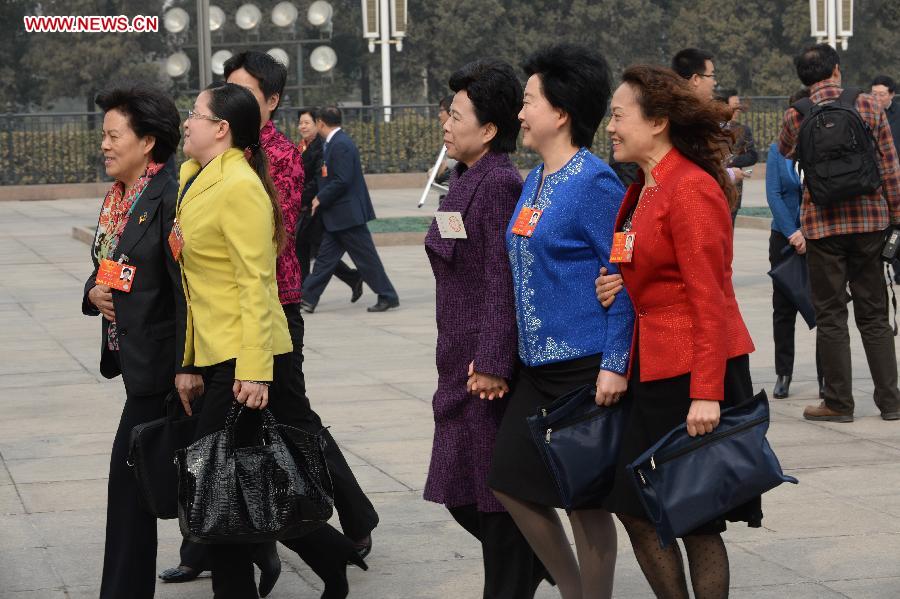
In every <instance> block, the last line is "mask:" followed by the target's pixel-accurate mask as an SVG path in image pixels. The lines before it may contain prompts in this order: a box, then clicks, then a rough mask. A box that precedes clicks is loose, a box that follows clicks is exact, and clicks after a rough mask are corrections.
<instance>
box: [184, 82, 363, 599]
mask: <svg viewBox="0 0 900 599" xmlns="http://www.w3.org/2000/svg"><path fill="white" fill-rule="evenodd" d="M259 129H260V112H259V105H258V104H257V102H256V99H255V98H254V97H253V95H252V94H251V93H250V92H249V91H248V90H247V89H246V88H244V87H241V86H239V85H235V84H230V83H226V84H223V85H220V86H217V87H212V88H210V89H207V90H204V91H203V92H201V93H200V95H199V96H197V100H196V102H195V103H194V109H193V110H192V111H191V112H190V113H188V118H187V120H185V122H184V153H185V154H186V155H187V156H188V157H190V160H189V161H188V162H186V163H185V164H184V165H182V167H181V189H180V192H179V202H178V208H177V211H176V225H175V231H174V233H173V235H172V237H170V245H171V248H172V251H173V253H174V254H177V255H178V257H179V259H180V261H181V264H182V282H183V284H184V292H185V297H186V299H187V334H186V336H185V348H184V356H185V357H184V362H185V364H186V365H192V366H196V367H200V368H202V371H203V379H204V385H205V389H206V391H205V393H204V396H203V410H202V411H201V416H200V423H199V425H198V432H197V436H198V438H199V437H202V436H204V435H207V434H209V433H211V432H214V431H216V430H220V429H221V428H222V427H223V425H224V423H225V417H226V414H227V413H228V410H229V408H230V406H231V404H232V402H233V401H234V400H235V399H236V400H237V401H239V402H240V403H242V404H244V405H245V406H246V407H249V408H253V409H262V408H265V407H269V408H270V409H271V411H272V413H273V414H274V416H275V418H276V419H277V420H278V421H279V422H283V423H285V424H293V425H296V424H298V423H300V422H302V417H303V411H302V407H303V403H302V402H299V401H292V400H293V398H292V397H291V396H290V385H289V382H290V377H291V375H292V369H291V350H292V344H291V338H290V335H289V333H288V328H287V321H286V319H285V316H284V311H283V310H282V308H281V303H280V302H279V300H278V287H277V283H276V281H275V259H276V256H277V255H278V251H279V249H280V246H281V245H282V243H283V241H284V230H283V227H282V222H281V212H280V208H279V203H278V196H277V192H276V191H275V188H274V185H273V184H272V180H271V178H270V177H269V174H268V163H267V160H266V155H265V153H264V152H263V151H262V150H261V149H260V147H259ZM342 538H343V535H341V534H340V533H339V532H337V531H336V530H334V529H333V528H331V527H330V526H329V525H326V526H324V527H322V528H321V529H319V530H317V531H315V532H313V533H311V534H309V535H306V536H304V537H301V538H299V539H290V540H287V541H285V542H284V544H285V545H286V546H287V547H289V548H291V549H293V550H294V551H296V552H297V553H298V554H299V555H300V557H301V558H302V559H303V560H304V561H306V562H307V564H309V565H310V567H311V568H312V569H313V570H314V571H315V572H316V574H318V575H319V576H320V577H321V578H322V579H323V580H324V582H325V594H324V595H323V598H327V599H342V598H343V597H346V595H347V592H348V588H347V577H346V572H345V570H346V564H347V562H348V561H359V562H360V563H361V565H362V566H363V567H365V563H364V562H362V560H361V559H360V558H359V556H358V555H357V554H356V553H355V551H354V550H353V545H352V543H345V544H343V543H341V542H340V539H342ZM209 547H210V557H211V558H212V573H213V580H212V585H213V593H214V595H215V597H216V599H223V598H230V597H235V598H240V599H246V598H248V597H252V598H255V597H257V591H256V586H255V582H254V573H253V563H252V560H253V557H254V553H255V551H256V550H257V546H255V545H240V544H235V545H210V546H209ZM354 558H355V559H354Z"/></svg>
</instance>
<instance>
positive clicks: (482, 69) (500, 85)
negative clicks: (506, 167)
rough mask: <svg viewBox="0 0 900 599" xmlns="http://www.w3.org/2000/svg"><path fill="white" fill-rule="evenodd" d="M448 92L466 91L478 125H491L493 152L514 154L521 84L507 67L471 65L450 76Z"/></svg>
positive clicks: (492, 63) (490, 61) (494, 62)
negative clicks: (493, 134) (494, 132)
mask: <svg viewBox="0 0 900 599" xmlns="http://www.w3.org/2000/svg"><path fill="white" fill-rule="evenodd" d="M450 89H452V90H453V91H454V92H460V91H462V90H465V91H466V94H468V96H469V100H470V101H471V102H472V106H474V107H475V116H476V118H477V119H478V123H479V124H481V125H486V124H487V123H494V126H496V127H497V135H495V136H494V139H492V140H491V143H490V149H491V151H493V152H504V153H507V154H508V153H510V152H515V151H516V139H517V138H518V137H519V128H520V127H521V126H522V125H521V123H519V111H520V110H522V84H521V83H520V82H519V78H518V77H516V72H515V70H514V69H513V68H512V67H511V66H510V65H508V64H507V63H505V62H503V61H500V60H494V59H486V60H476V61H474V62H470V63H468V64H467V65H465V66H464V67H462V68H461V69H459V70H458V71H456V72H455V73H453V74H452V75H450Z"/></svg>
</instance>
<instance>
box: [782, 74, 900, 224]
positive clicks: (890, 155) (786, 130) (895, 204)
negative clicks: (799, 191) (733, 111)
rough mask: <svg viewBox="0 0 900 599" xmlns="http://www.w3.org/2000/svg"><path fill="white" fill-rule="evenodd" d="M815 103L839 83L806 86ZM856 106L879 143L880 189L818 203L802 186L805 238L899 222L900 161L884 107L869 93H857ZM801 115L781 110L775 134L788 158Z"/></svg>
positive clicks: (830, 96) (827, 98)
mask: <svg viewBox="0 0 900 599" xmlns="http://www.w3.org/2000/svg"><path fill="white" fill-rule="evenodd" d="M809 91H810V100H812V102H813V103H814V104H819V103H821V102H832V101H834V100H837V98H838V96H840V95H841V91H842V90H841V87H840V85H838V83H837V82H836V81H834V80H833V79H828V80H825V81H820V82H819V83H816V84H814V85H813V86H811V87H810V88H809ZM856 109H857V110H858V111H859V114H860V116H861V117H862V119H863V121H864V122H865V123H867V124H868V125H869V128H870V129H871V130H872V131H873V132H874V136H875V142H876V144H877V145H878V149H879V150H880V151H879V155H878V170H879V172H880V173H881V185H882V187H881V193H878V192H876V193H874V194H871V195H867V196H861V197H859V198H857V199H855V200H849V201H846V202H838V203H837V204H832V205H830V206H818V205H816V204H813V203H812V202H810V198H809V189H808V188H806V187H804V189H803V202H802V203H801V205H800V230H801V231H802V232H803V236H804V237H806V238H807V239H821V238H823V237H830V236H832V235H846V234H848V233H870V232H872V231H882V230H884V229H886V228H887V227H888V225H898V224H900V164H898V162H897V149H896V148H895V147H894V140H893V138H892V137H891V130H890V127H889V125H888V121H887V118H886V117H885V114H884V111H883V110H881V109H880V108H879V107H878V103H877V102H876V101H875V98H873V97H872V96H871V95H870V94H860V95H859V97H858V98H857V99H856ZM802 120H803V119H802V118H801V117H800V113H798V112H797V111H796V110H794V109H793V108H788V109H787V112H785V113H784V125H783V126H782V128H781V135H779V137H778V151H779V152H781V154H782V155H783V156H786V157H788V158H790V157H791V156H793V154H794V148H795V146H796V143H797V134H798V133H799V132H800V123H801V121H802Z"/></svg>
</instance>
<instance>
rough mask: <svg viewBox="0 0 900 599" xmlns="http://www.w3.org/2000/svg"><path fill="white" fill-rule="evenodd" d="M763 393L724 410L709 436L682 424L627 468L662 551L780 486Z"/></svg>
mask: <svg viewBox="0 0 900 599" xmlns="http://www.w3.org/2000/svg"><path fill="white" fill-rule="evenodd" d="M768 429H769V402H768V399H767V398H766V392H765V391H761V392H760V393H759V394H758V395H756V397H754V398H752V399H751V400H749V401H746V402H744V403H742V404H740V405H737V406H734V407H731V408H727V409H725V410H723V411H722V414H721V417H720V420H719V425H718V426H717V427H716V429H715V430H714V431H713V432H712V433H707V434H705V435H702V436H698V437H691V436H689V435H688V434H687V425H686V424H680V425H679V426H677V427H676V428H675V429H673V430H672V431H671V432H669V433H668V434H667V435H666V436H665V437H663V438H662V439H660V440H659V442H657V443H656V444H655V445H654V446H653V447H651V448H650V449H648V450H647V451H646V452H644V454H642V455H641V456H640V457H638V458H637V459H636V460H634V462H632V463H631V464H629V465H628V467H627V471H628V472H629V473H630V475H631V476H630V478H631V479H632V481H633V482H634V485H635V487H636V488H637V494H638V496H639V497H640V500H641V504H642V505H643V507H644V510H645V511H646V513H647V517H648V518H649V519H650V521H651V522H652V523H653V525H654V526H655V528H656V535H657V537H658V538H659V544H660V546H661V547H666V546H668V545H669V544H670V543H672V541H674V540H675V538H676V537H680V536H683V535H684V534H685V533H688V532H690V531H692V530H693V529H695V528H697V527H698V526H700V525H701V524H704V523H706V522H709V521H710V520H713V519H714V518H717V517H720V516H722V515H723V514H726V513H728V512H729V511H731V510H734V509H735V508H738V507H740V506H741V505H743V504H745V503H747V502H748V501H750V500H752V499H753V498H755V497H757V496H759V495H762V494H763V493H765V492H766V491H769V490H771V489H774V488H775V487H777V486H778V485H780V484H781V483H785V482H789V483H794V484H796V483H797V479H796V478H794V477H792V476H787V475H785V474H784V473H783V472H782V470H781V465H780V464H779V463H778V458H777V457H776V456H775V452H773V451H772V448H771V447H770V446H769V442H768V441H767V440H766V431H767V430H768Z"/></svg>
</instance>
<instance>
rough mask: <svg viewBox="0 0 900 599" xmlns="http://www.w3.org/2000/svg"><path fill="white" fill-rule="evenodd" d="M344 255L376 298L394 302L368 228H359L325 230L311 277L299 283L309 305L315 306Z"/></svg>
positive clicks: (388, 282)
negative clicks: (348, 255)
mask: <svg viewBox="0 0 900 599" xmlns="http://www.w3.org/2000/svg"><path fill="white" fill-rule="evenodd" d="M345 252H346V253H348V254H350V258H351V259H352V260H353V263H354V264H356V269H357V270H358V271H359V274H360V276H362V280H363V281H365V283H366V285H368V286H369V287H370V288H371V289H372V291H374V292H375V293H377V294H378V298H379V299H385V300H387V301H396V300H397V299H398V297H397V292H396V291H395V290H394V286H393V285H392V284H391V280H390V279H388V276H387V273H385V272H384V265H383V264H382V263H381V258H379V257H378V251H377V250H376V249H375V242H374V241H372V233H370V232H369V227H368V226H366V225H359V226H357V227H351V228H349V229H344V230H343V231H325V234H324V236H323V238H322V246H321V247H320V248H319V253H318V255H317V256H316V263H315V265H314V266H313V270H312V274H310V275H309V277H307V278H306V279H305V280H304V281H303V299H304V300H306V301H307V302H309V303H310V304H312V305H316V304H317V303H319V298H320V297H321V296H322V292H323V291H325V287H326V286H327V285H328V281H330V280H331V275H333V274H334V271H335V269H336V268H337V265H338V263H339V262H340V261H341V257H343V255H344V253H345Z"/></svg>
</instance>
